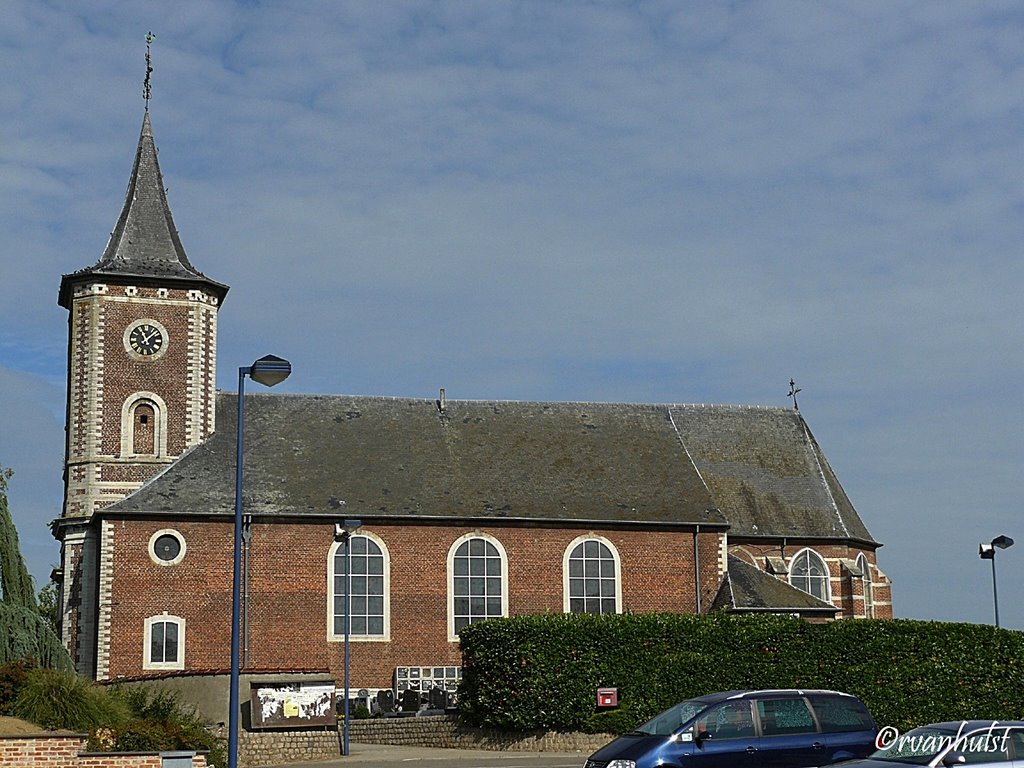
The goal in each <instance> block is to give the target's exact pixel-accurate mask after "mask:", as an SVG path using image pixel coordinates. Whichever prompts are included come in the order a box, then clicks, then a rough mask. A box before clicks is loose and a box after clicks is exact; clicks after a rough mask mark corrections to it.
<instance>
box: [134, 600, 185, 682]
mask: <svg viewBox="0 0 1024 768" xmlns="http://www.w3.org/2000/svg"><path fill="white" fill-rule="evenodd" d="M160 622H167V623H169V624H177V625H178V658H176V659H175V660H174V661H153V659H152V654H151V650H152V647H153V643H152V642H151V638H152V632H153V625H154V624H156V623H160ZM142 668H143V669H184V668H185V619H184V618H182V617H181V616H172V615H171V614H169V613H167V611H164V612H163V613H161V614H160V615H159V616H150V617H149V618H147V619H145V620H144V621H143V632H142Z"/></svg>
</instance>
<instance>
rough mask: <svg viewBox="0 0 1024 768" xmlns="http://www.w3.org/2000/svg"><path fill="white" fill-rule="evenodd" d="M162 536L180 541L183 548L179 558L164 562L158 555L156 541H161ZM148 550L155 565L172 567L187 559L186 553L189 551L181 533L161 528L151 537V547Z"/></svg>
mask: <svg viewBox="0 0 1024 768" xmlns="http://www.w3.org/2000/svg"><path fill="white" fill-rule="evenodd" d="M161 536H171V537H173V538H175V539H177V540H178V544H179V545H180V546H181V551H180V552H178V556H177V557H175V558H174V559H173V560H164V559H162V558H161V557H160V556H159V555H157V553H156V540H157V539H159V538H160V537H161ZM147 549H148V550H149V559H150V560H152V561H153V562H154V563H156V564H157V565H160V566H171V565H177V564H178V563H180V562H181V561H182V560H184V559H185V553H186V552H187V551H188V546H187V545H186V544H185V537H184V536H182V535H181V533H180V532H179V531H176V530H174V529H173V528H161V529H160V530H159V531H157V532H156V533H154V534H153V535H152V536H150V537H149V545H148V546H147Z"/></svg>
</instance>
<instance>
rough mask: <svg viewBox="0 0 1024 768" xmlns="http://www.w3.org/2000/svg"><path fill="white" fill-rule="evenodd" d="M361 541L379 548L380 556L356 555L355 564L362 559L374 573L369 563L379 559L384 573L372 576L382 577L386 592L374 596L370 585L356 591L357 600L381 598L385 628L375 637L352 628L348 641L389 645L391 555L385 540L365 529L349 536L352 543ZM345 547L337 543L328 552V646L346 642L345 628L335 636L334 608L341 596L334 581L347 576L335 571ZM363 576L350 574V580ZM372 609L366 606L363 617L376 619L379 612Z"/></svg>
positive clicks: (372, 553) (338, 570)
mask: <svg viewBox="0 0 1024 768" xmlns="http://www.w3.org/2000/svg"><path fill="white" fill-rule="evenodd" d="M360 538H362V539H366V541H367V542H369V543H371V544H373V545H374V546H376V548H377V549H378V550H379V552H369V551H368V552H367V553H365V554H363V555H360V554H357V553H356V552H353V559H354V560H358V559H359V558H360V557H363V559H364V562H366V563H367V564H368V567H367V570H371V569H372V568H373V566H372V565H370V564H369V560H371V559H373V560H376V559H377V558H378V557H379V558H380V559H381V570H382V571H383V573H381V574H372V575H374V576H376V575H379V576H381V577H382V580H383V588H382V590H383V591H382V594H380V595H377V594H376V593H375V592H374V593H373V594H371V591H370V589H369V585H368V586H367V590H365V591H359V592H356V591H355V590H353V594H354V596H355V598H357V599H358V598H360V597H364V598H367V600H369V599H370V598H372V597H378V596H379V597H381V598H382V599H383V604H382V612H383V627H382V631H381V632H380V633H376V634H373V633H368V632H358V633H357V632H356V631H355V628H353V631H352V632H351V633H350V634H349V638H348V639H349V640H350V641H352V642H387V641H389V640H391V553H390V552H389V551H388V546H387V544H385V543H384V540H383V539H382V538H381V537H380V536H378V535H376V534H375V533H371V532H369V531H367V530H366V529H365V528H360V529H359V531H358V532H357V533H353V534H352V535H351V536H350V539H360ZM343 544H344V542H341V541H336V542H334V544H333V546H331V548H330V550H329V551H328V552H327V640H328V642H341V641H343V640H344V639H345V632H344V628H342V631H341V632H336V631H335V629H336V627H335V618H336V614H335V604H334V603H335V598H336V597H337V596H338V594H337V592H336V590H335V577H339V578H344V576H345V569H344V566H342V567H341V568H340V569H337V570H336V567H335V566H336V562H337V560H336V558H337V556H338V553H339V552H340V551H341V549H342V546H343ZM357 567H358V566H357V565H355V564H353V568H352V570H353V572H354V571H356V570H357ZM363 575H367V574H356V573H352V574H350V576H354V577H357V578H358V577H362V576H363ZM369 608H370V606H367V611H366V612H364V613H363V615H364V616H367V615H368V614H369V613H372V614H373V615H377V614H376V609H374V610H373V611H372V612H371V611H370V610H369Z"/></svg>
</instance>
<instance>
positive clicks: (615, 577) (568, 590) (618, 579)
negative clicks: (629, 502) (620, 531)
mask: <svg viewBox="0 0 1024 768" xmlns="http://www.w3.org/2000/svg"><path fill="white" fill-rule="evenodd" d="M590 541H593V542H596V543H597V544H599V545H600V546H601V547H603V548H604V549H605V550H607V553H608V554H609V555H610V556H611V561H612V571H613V572H612V573H611V574H606V573H602V572H601V570H602V568H603V567H604V566H603V562H602V561H603V560H604V557H603V554H604V553H603V552H602V553H600V554H599V556H598V559H597V560H592V558H590V557H588V556H587V554H586V552H584V554H583V558H584V559H583V562H582V563H581V565H582V566H583V573H582V574H581V575H580V576H578V577H577V576H571V575H570V571H571V568H570V565H569V560H570V558H571V557H572V555H573V552H574V551H575V550H576V548H577V547H580V546H581V545H582V546H584V549H586V547H585V545H586V543H587V542H590ZM591 561H592V562H594V563H595V565H596V570H597V571H598V573H597V574H587V573H586V567H587V566H588V565H589V562H591ZM595 578H596V579H597V580H598V591H599V593H600V594H599V595H596V596H592V599H593V597H599V598H605V599H607V595H606V588H607V586H608V581H609V580H611V583H612V585H613V588H614V590H615V595H614V599H615V613H622V561H621V559H620V558H619V550H618V549H617V548H616V547H615V545H614V544H612V542H611V541H610V540H609V539H606V538H605V537H604V536H598V535H596V534H592V533H591V534H587V535H586V536H577V537H576V538H575V539H573V540H572V541H570V542H569V545H568V546H567V547H566V548H565V551H564V552H562V611H563V612H565V613H573V612H574V611H573V610H572V603H571V598H572V597H574V596H573V595H572V584H571V581H570V579H572V580H576V579H581V580H582V581H584V582H586V581H589V580H590V579H595ZM585 595H586V587H584V595H577V596H575V597H576V598H580V597H583V599H586V597H585ZM597 612H598V613H609V611H604V610H601V611H597ZM576 613H594V611H587V610H585V609H584V610H583V611H576Z"/></svg>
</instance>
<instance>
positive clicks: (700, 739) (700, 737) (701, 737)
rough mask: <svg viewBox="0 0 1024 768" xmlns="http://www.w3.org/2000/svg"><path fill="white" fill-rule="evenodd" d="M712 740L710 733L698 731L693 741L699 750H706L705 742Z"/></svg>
mask: <svg viewBox="0 0 1024 768" xmlns="http://www.w3.org/2000/svg"><path fill="white" fill-rule="evenodd" d="M710 738H711V734H710V733H709V732H708V731H697V733H696V734H694V737H693V740H694V742H695V743H696V744H697V749H703V748H704V742H705V741H708V740H709V739H710Z"/></svg>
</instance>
